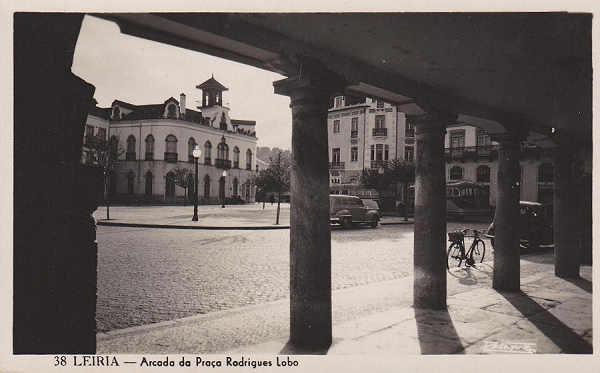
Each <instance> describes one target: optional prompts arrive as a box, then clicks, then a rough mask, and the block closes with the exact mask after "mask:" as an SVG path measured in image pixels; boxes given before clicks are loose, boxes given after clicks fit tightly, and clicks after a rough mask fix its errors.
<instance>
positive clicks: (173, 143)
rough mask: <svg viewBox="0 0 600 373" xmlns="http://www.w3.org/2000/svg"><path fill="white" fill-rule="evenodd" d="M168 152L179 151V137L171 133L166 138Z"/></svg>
mask: <svg viewBox="0 0 600 373" xmlns="http://www.w3.org/2000/svg"><path fill="white" fill-rule="evenodd" d="M165 143H166V149H167V153H177V137H175V136H173V135H169V136H167V137H166V138H165Z"/></svg>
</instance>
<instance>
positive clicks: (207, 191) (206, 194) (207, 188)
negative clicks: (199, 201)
mask: <svg viewBox="0 0 600 373" xmlns="http://www.w3.org/2000/svg"><path fill="white" fill-rule="evenodd" d="M204 198H205V199H209V198H210V176H208V175H206V176H204Z"/></svg>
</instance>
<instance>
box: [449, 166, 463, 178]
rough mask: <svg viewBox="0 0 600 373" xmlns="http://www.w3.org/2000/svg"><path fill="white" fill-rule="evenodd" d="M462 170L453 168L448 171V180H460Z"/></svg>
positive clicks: (456, 167)
mask: <svg viewBox="0 0 600 373" xmlns="http://www.w3.org/2000/svg"><path fill="white" fill-rule="evenodd" d="M462 178H463V169H462V167H459V166H454V167H452V168H451V169H450V180H462Z"/></svg>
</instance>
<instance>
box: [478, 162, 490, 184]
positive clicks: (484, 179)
mask: <svg viewBox="0 0 600 373" xmlns="http://www.w3.org/2000/svg"><path fill="white" fill-rule="evenodd" d="M477 182H478V183H489V182H490V168H489V166H486V165H481V166H479V167H477Z"/></svg>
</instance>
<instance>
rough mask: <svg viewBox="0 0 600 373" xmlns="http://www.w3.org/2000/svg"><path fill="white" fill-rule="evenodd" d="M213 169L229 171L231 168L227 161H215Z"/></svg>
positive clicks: (229, 162)
mask: <svg viewBox="0 0 600 373" xmlns="http://www.w3.org/2000/svg"><path fill="white" fill-rule="evenodd" d="M215 167H216V168H222V169H224V170H229V169H230V168H231V161H230V160H229V159H218V158H217V159H215Z"/></svg>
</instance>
